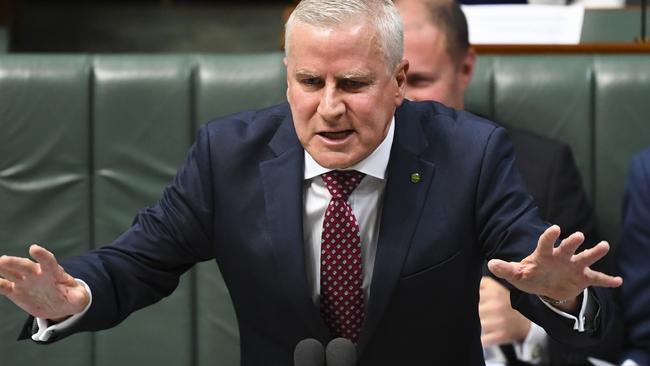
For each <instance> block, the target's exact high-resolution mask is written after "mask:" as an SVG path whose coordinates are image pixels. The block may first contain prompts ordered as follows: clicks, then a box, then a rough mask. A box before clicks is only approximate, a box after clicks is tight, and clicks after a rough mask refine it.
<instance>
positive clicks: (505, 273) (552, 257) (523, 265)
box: [488, 225, 623, 311]
mask: <svg viewBox="0 0 650 366" xmlns="http://www.w3.org/2000/svg"><path fill="white" fill-rule="evenodd" d="M559 237H560V228H559V227H558V226H557V225H553V226H551V227H549V228H548V229H546V231H544V233H543V234H542V235H541V236H540V237H539V240H538V242H537V248H536V249H535V251H534V252H533V253H532V254H530V255H529V256H528V257H526V258H524V259H523V260H522V261H521V262H505V261H503V260H500V259H493V260H491V261H489V262H488V268H489V269H490V271H491V272H492V273H493V274H494V275H495V276H497V277H499V278H502V279H504V280H506V281H508V282H510V283H511V284H512V285H513V286H515V287H516V288H518V289H520V290H522V291H524V292H528V293H531V294H535V295H542V296H546V297H549V298H551V299H555V300H568V302H567V304H566V305H565V306H558V307H559V308H560V309H562V310H565V311H572V310H575V308H574V306H575V304H577V302H576V300H577V297H578V296H579V295H580V294H581V293H582V292H583V290H584V289H585V288H587V287H589V286H601V287H618V286H620V285H621V284H622V283H623V279H622V278H621V277H613V276H609V275H606V274H604V273H601V272H598V271H594V270H592V269H591V268H589V266H591V265H592V264H593V263H595V262H596V261H598V260H599V259H601V258H602V257H604V256H605V254H607V252H608V251H609V244H607V242H604V241H601V242H600V243H598V244H597V245H596V246H594V247H593V248H591V249H586V250H584V251H582V252H580V253H578V254H575V252H576V250H577V249H578V247H579V246H580V244H582V242H583V241H584V235H583V234H582V233H580V232H575V233H573V234H571V235H569V236H568V237H567V238H565V239H564V240H562V242H561V243H560V245H559V246H558V247H555V242H556V241H557V239H558V238H559Z"/></svg>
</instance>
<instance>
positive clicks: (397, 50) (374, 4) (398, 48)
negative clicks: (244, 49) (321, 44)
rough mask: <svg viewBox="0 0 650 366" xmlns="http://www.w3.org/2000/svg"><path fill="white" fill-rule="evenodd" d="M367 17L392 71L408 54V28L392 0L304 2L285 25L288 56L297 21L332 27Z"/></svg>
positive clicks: (312, 0) (285, 44) (320, 0)
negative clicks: (292, 33)
mask: <svg viewBox="0 0 650 366" xmlns="http://www.w3.org/2000/svg"><path fill="white" fill-rule="evenodd" d="M364 18H365V19H366V20H367V21H368V22H369V24H371V25H372V26H374V28H375V30H376V32H377V35H378V37H379V42H380V44H379V47H380V48H381V52H382V54H383V55H384V61H386V64H387V66H388V67H389V70H390V71H392V70H393V69H394V68H395V66H397V64H399V63H400V62H401V61H402V57H403V55H404V26H403V25H402V17H401V16H400V14H399V12H398V11H397V9H396V8H395V5H394V4H393V2H392V1H391V0H302V1H301V2H300V3H299V4H298V5H297V6H296V9H295V10H294V11H293V13H291V16H289V19H288V20H287V24H285V32H284V47H285V55H288V54H289V44H290V43H289V38H290V37H291V30H292V28H293V25H294V24H295V23H296V22H302V23H304V24H309V25H313V26H321V27H331V26H335V25H341V24H344V23H345V22H349V21H351V20H353V19H364Z"/></svg>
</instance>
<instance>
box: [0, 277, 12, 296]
mask: <svg viewBox="0 0 650 366" xmlns="http://www.w3.org/2000/svg"><path fill="white" fill-rule="evenodd" d="M13 289H14V283H13V282H11V281H7V280H3V279H2V278H0V294H2V295H4V296H8V295H9V294H11V292H12V291H13Z"/></svg>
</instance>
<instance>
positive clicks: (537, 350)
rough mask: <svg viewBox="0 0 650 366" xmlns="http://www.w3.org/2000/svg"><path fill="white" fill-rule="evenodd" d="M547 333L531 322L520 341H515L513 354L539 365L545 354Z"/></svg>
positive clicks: (521, 359)
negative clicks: (524, 337)
mask: <svg viewBox="0 0 650 366" xmlns="http://www.w3.org/2000/svg"><path fill="white" fill-rule="evenodd" d="M547 341H548V339H547V334H546V331H545V330H544V328H542V327H540V326H539V325H537V324H535V323H533V322H531V323H530V330H529V331H528V335H526V339H524V341H523V342H522V343H518V342H517V343H515V344H514V348H515V354H516V355H517V359H519V360H520V361H525V362H528V363H531V364H533V365H539V364H541V363H542V361H544V355H545V354H546V345H547Z"/></svg>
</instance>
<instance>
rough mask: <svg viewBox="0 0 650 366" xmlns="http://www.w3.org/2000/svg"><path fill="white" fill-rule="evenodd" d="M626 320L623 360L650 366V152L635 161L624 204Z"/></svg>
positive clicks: (622, 265)
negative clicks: (629, 359)
mask: <svg viewBox="0 0 650 366" xmlns="http://www.w3.org/2000/svg"><path fill="white" fill-rule="evenodd" d="M618 260H619V266H620V269H621V274H622V276H623V278H624V279H625V281H624V282H623V286H622V288H621V295H622V301H621V302H622V307H623V316H624V319H625V327H626V330H627V335H626V341H625V350H624V352H623V357H622V360H625V359H627V358H631V359H633V360H634V361H636V362H637V363H638V364H639V365H650V149H648V150H645V151H643V152H641V153H640V154H638V155H636V156H635V157H634V158H633V159H632V163H631V165H630V171H629V173H628V177H627V184H626V187H625V196H624V200H623V228H622V237H621V244H620V247H619V250H618Z"/></svg>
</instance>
